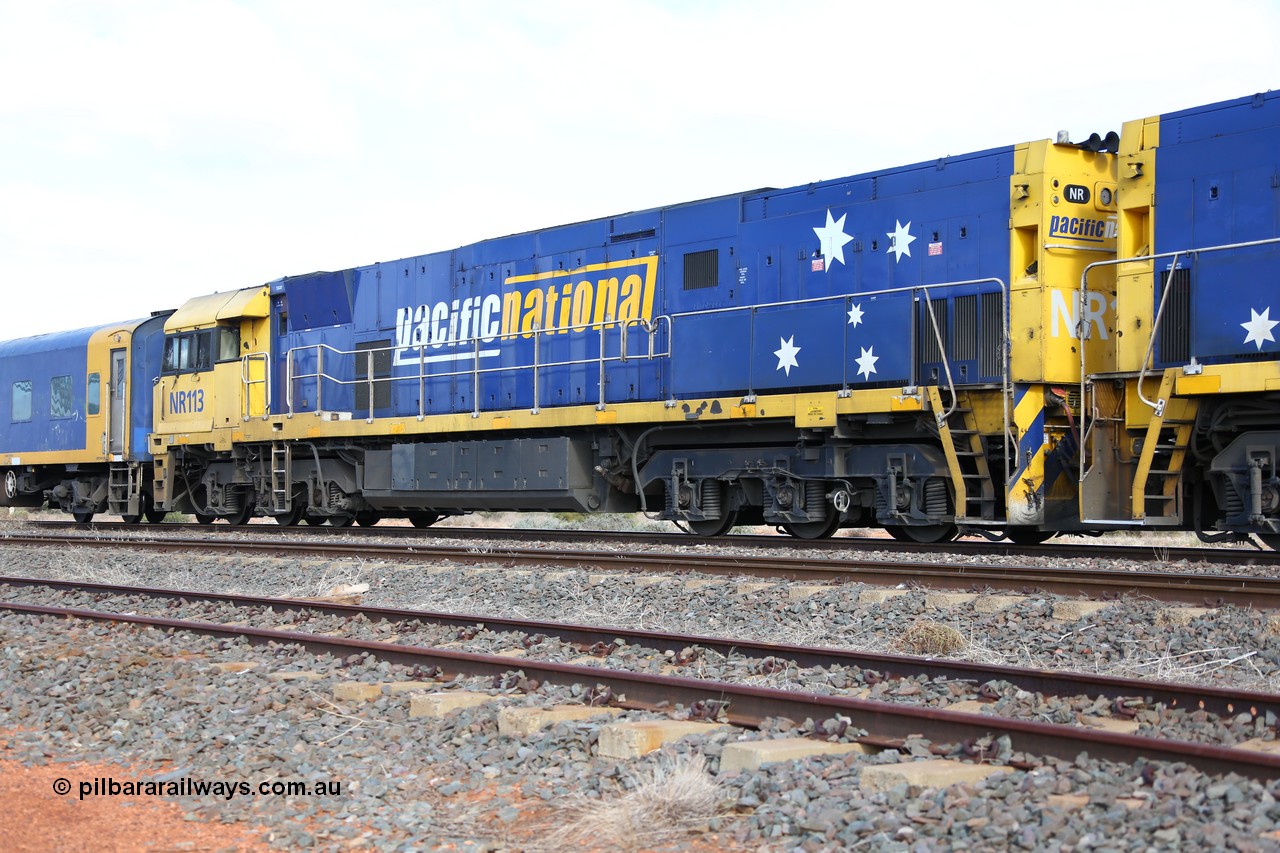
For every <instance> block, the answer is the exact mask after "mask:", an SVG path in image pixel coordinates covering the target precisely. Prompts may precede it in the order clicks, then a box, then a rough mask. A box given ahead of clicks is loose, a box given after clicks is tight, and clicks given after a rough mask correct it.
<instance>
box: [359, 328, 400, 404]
mask: <svg viewBox="0 0 1280 853" xmlns="http://www.w3.org/2000/svg"><path fill="white" fill-rule="evenodd" d="M390 347H391V341H369V342H368V343H363V344H356V352H357V353H360V354H359V355H357V356H356V358H355V369H356V371H355V372H356V385H355V392H356V410H357V411H363V412H367V411H368V410H369V383H368V381H367V380H368V379H369V357H368V356H367V355H364V353H365V352H367V351H369V350H373V351H374V353H373V378H374V379H375V380H376V379H385V378H387V377H390V376H391V349H390ZM390 405H391V383H390V382H374V383H373V407H374V408H375V409H385V408H386V407H388V406H390Z"/></svg>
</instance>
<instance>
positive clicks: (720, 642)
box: [0, 575, 1280, 718]
mask: <svg viewBox="0 0 1280 853" xmlns="http://www.w3.org/2000/svg"><path fill="white" fill-rule="evenodd" d="M5 586H8V587H13V588H31V587H44V588H48V589H57V590H67V591H78V592H88V593H96V594H104V595H118V596H130V595H136V596H143V597H148V598H158V599H163V600H169V601H186V602H207V603H215V604H228V605H233V606H236V607H246V608H248V607H258V608H264V609H268V608H270V609H275V610H282V611H287V610H294V609H296V610H309V611H313V612H317V613H322V614H324V615H326V616H334V617H338V618H345V619H353V618H356V617H360V616H363V617H365V618H366V619H369V620H370V621H376V620H385V621H387V622H395V623H403V622H420V623H432V624H437V625H449V626H457V627H459V628H470V627H475V626H477V625H479V626H482V627H483V628H484V629H486V630H489V631H495V632H502V631H510V632H514V633H523V634H526V635H530V636H533V635H537V634H542V635H544V636H547V637H556V638H558V639H560V640H562V641H563V642H567V643H574V644H578V645H579V646H581V647H591V646H596V644H600V643H603V644H606V645H608V644H610V643H612V641H614V640H617V639H621V640H624V641H625V642H626V643H627V644H628V645H631V646H642V647H645V648H652V649H655V650H657V651H661V652H667V651H670V652H676V653H678V652H681V651H683V650H684V649H687V648H690V647H697V648H701V649H706V650H709V651H712V652H715V653H717V654H720V655H723V656H725V657H729V656H732V655H739V656H742V657H751V658H756V659H760V660H764V659H767V658H774V659H775V660H780V661H787V662H791V663H794V664H796V665H797V666H800V667H826V668H831V667H856V668H858V669H863V670H872V671H874V672H876V673H878V674H879V675H880V676H881V677H882V678H883V679H884V680H886V681H891V680H896V679H903V678H914V677H917V676H921V675H924V676H928V677H930V678H944V679H947V680H951V681H970V682H977V683H980V684H985V683H988V682H991V681H1007V682H1009V683H1011V684H1014V685H1017V686H1018V687H1020V688H1021V689H1023V690H1028V691H1033V692H1037V693H1041V694H1044V695H1048V696H1090V697H1105V698H1108V699H1117V700H1118V699H1131V698H1139V699H1142V700H1143V701H1146V702H1150V703H1159V704H1163V705H1165V706H1166V707H1168V708H1187V709H1192V710H1197V709H1198V710H1204V711H1208V712H1210V713H1214V714H1218V715H1220V716H1227V715H1236V714H1244V713H1247V714H1250V715H1251V716H1253V717H1255V718H1256V717H1258V716H1263V715H1268V714H1269V715H1272V716H1273V717H1280V694H1273V693H1262V692H1259V691H1248V690H1228V689H1224V688H1220V687H1212V686H1207V685H1206V686H1199V685H1196V686H1190V685H1181V684H1172V683H1164V682H1158V681H1150V680H1145V679H1144V680H1139V679H1128V678H1118V677H1115V676H1105V675H1090V674H1086V673H1075V672H1069V671H1058V670H1041V669H1024V668H1017V667H1007V666H998V665H994V664H982V663H973V662H969V661H960V660H949V659H946V660H944V659H936V658H926V657H918V656H907V655H889V654H881V653H877V652H861V651H851V650H845V649H832V648H820V647H815V646H797V645H783V644H778V643H762V642H754V641H748V640H732V639H725V638H721V637H708V636H702V635H698V634H677V633H669V632H657V631H642V630H635V629H628V628H611V627H607V626H593V625H579V624H573V623H562V622H546V621H539V620H532V619H506V618H497V617H491V616H482V615H476V614H465V613H441V612H436V611H423V610H405V609H399V608H386V607H367V606H365V605H355V604H338V603H334V602H325V601H313V600H309V599H294V598H285V599H281V598H266V597H259V596H247V595H234V594H230V593H212V592H196V591H189V590H174V589H157V588H154V587H128V586H117V585H113V584H100V583H89V582H82V581H61V580H46V579H44V578H25V577H11V576H3V575H0V588H3V587H5ZM585 651H586V650H585V649H584V652H585ZM602 660H607V658H602Z"/></svg>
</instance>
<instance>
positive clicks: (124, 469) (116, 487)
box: [107, 462, 142, 515]
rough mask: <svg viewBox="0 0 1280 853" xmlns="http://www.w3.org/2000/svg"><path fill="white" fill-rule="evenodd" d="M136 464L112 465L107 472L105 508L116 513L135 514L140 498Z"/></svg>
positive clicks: (140, 492) (140, 491) (140, 487)
mask: <svg viewBox="0 0 1280 853" xmlns="http://www.w3.org/2000/svg"><path fill="white" fill-rule="evenodd" d="M139 473H140V472H139V471H138V466H137V465H136V464H134V463H132V462H130V463H126V464H124V465H112V466H111V468H110V470H109V471H108V474H107V508H108V511H110V512H113V513H116V514H118V515H137V514H138V513H139V511H140V506H141V498H142V482H141V478H140V477H139Z"/></svg>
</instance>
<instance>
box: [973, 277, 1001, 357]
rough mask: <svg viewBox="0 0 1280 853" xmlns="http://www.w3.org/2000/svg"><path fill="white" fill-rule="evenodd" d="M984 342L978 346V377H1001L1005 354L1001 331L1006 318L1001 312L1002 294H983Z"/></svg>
mask: <svg viewBox="0 0 1280 853" xmlns="http://www.w3.org/2000/svg"><path fill="white" fill-rule="evenodd" d="M981 299H982V341H981V343H980V344H978V375H979V376H1000V375H1001V370H1000V366H1001V364H1003V363H1004V352H1003V351H1002V349H1001V346H1000V338H1001V335H1000V330H1001V329H1003V328H1004V317H1003V316H1002V315H1001V312H1000V294H999V293H984V294H982V297H981Z"/></svg>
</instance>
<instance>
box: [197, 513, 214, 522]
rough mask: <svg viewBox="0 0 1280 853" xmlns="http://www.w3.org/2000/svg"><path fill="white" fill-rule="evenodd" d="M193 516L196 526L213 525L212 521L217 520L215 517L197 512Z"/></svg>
mask: <svg viewBox="0 0 1280 853" xmlns="http://www.w3.org/2000/svg"><path fill="white" fill-rule="evenodd" d="M195 516H196V523H197V524H213V522H214V519H216V518H217V516H216V515H205V514H204V513H203V512H197V513H196V514H195Z"/></svg>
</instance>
